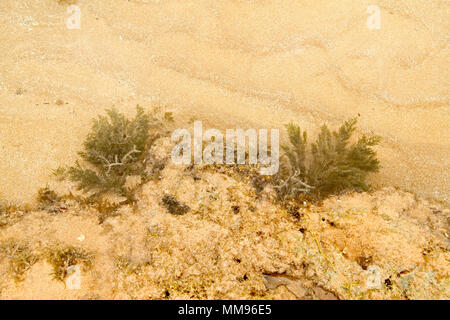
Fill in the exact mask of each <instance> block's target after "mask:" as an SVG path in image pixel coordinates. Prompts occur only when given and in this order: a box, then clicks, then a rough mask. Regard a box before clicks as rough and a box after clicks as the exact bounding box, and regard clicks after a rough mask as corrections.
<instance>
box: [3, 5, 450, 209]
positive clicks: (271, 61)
mask: <svg viewBox="0 0 450 320" xmlns="http://www.w3.org/2000/svg"><path fill="white" fill-rule="evenodd" d="M77 4H78V6H79V7H80V9H81V28H80V29H79V30H69V29H68V28H67V27H66V23H65V19H66V18H67V17H68V16H69V14H68V13H67V12H66V5H61V4H58V2H57V1H56V0H46V1H32V0H27V1H25V0H21V1H17V0H3V1H1V3H0V35H1V36H0V53H1V57H2V59H1V60H0V148H1V153H0V173H1V175H0V197H1V198H5V199H8V200H10V201H17V202H31V201H32V200H33V199H34V197H35V195H36V191H37V189H38V188H40V187H42V186H45V184H46V183H48V182H49V180H50V178H49V175H50V173H51V170H52V169H54V168H56V167H58V166H59V165H64V164H70V163H72V162H73V161H74V160H75V159H76V152H77V151H78V150H79V148H80V145H81V143H82V141H83V138H84V136H85V135H86V133H87V132H88V130H89V128H90V122H91V119H92V118H93V117H95V116H96V115H97V114H99V113H102V112H103V111H104V109H106V108H109V107H111V106H113V105H115V106H116V107H118V108H119V109H121V110H124V111H127V112H130V113H133V112H134V107H135V105H136V104H140V105H143V106H151V105H165V106H169V108H171V109H172V110H173V111H174V113H175V116H176V120H177V121H178V122H179V124H180V126H187V127H189V128H190V126H191V125H190V124H188V122H189V120H190V119H191V118H198V119H202V120H204V125H205V126H214V127H216V128H219V129H223V128H236V127H243V128H248V127H253V128H273V127H279V128H281V127H282V126H283V125H284V124H285V123H287V122H289V121H296V122H298V123H299V124H301V126H302V127H303V128H305V129H308V130H309V131H311V132H313V133H314V132H317V129H318V127H319V126H320V124H321V123H323V122H327V123H328V124H329V125H330V126H335V125H336V126H337V125H338V124H339V123H341V122H342V121H343V120H345V119H348V118H350V117H353V116H358V115H359V124H360V128H361V131H362V132H367V133H375V134H378V135H380V136H382V137H383V142H382V145H381V146H380V147H379V149H378V150H379V156H380V159H381V163H382V166H383V169H382V171H381V172H380V173H379V174H377V175H375V176H373V177H372V181H373V182H374V184H375V185H388V186H398V187H400V188H401V189H405V190H410V191H413V192H414V193H416V194H418V195H420V196H423V197H427V198H433V199H436V200H440V201H443V202H446V203H448V202H449V194H450V185H449V183H448V180H449V172H450V170H449V169H450V162H449V159H450V144H449V141H450V130H449V119H450V108H449V101H450V98H449V92H450V90H449V89H450V83H449V81H450V63H449V53H450V52H449V47H448V44H449V30H450V23H449V21H450V10H449V9H450V3H449V2H448V1H436V0H433V1H426V2H424V1H376V0H372V1H350V0H348V1H346V0H340V1H328V0H327V1H325V0H323V1H322V0H310V1H282V0H276V1H231V0H228V1H221V0H217V1H201V0H196V1H185V0H183V1H181V0H180V1H175V0H173V1H143V0H142V1H136V0H135V1H130V2H122V1H115V2H113V3H111V1H107V0H96V1H87V0H79V1H78V3H77ZM369 5H378V6H379V7H380V9H381V29H380V30H369V29H368V27H367V23H366V22H367V18H368V16H369V14H368V13H367V12H366V9H367V7H368V6H369Z"/></svg>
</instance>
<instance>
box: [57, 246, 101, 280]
mask: <svg viewBox="0 0 450 320" xmlns="http://www.w3.org/2000/svg"><path fill="white" fill-rule="evenodd" d="M93 259H94V255H93V254H92V253H88V252H86V251H84V250H82V249H80V248H75V247H64V248H55V249H52V250H50V251H49V252H48V261H49V262H50V264H51V265H52V266H53V277H54V278H55V279H56V280H60V281H64V279H65V278H66V277H67V275H68V271H69V268H70V267H71V266H74V265H77V264H80V263H81V264H83V265H84V266H85V267H86V268H88V269H90V268H91V267H92V262H93Z"/></svg>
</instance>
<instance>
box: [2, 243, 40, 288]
mask: <svg viewBox="0 0 450 320" xmlns="http://www.w3.org/2000/svg"><path fill="white" fill-rule="evenodd" d="M0 254H1V256H3V257H5V256H6V257H7V258H8V260H9V272H10V273H11V274H12V276H13V278H14V279H15V280H16V281H23V280H24V275H25V273H26V272H27V271H28V270H29V269H30V268H31V267H32V266H33V265H34V264H35V263H36V262H37V261H38V256H37V255H36V254H34V253H33V252H32V250H30V248H29V247H28V246H26V245H20V244H17V243H14V242H11V241H9V242H5V243H2V244H0Z"/></svg>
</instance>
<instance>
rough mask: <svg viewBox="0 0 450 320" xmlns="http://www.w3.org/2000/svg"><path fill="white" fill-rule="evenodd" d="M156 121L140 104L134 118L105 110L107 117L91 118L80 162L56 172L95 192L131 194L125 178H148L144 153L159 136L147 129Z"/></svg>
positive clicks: (154, 124) (81, 187)
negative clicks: (92, 121)
mask: <svg viewBox="0 0 450 320" xmlns="http://www.w3.org/2000/svg"><path fill="white" fill-rule="evenodd" d="M158 124H159V121H158V120H157V119H155V118H152V117H151V116H150V114H149V113H146V112H145V111H144V109H143V108H142V107H139V106H138V107H137V112H136V116H135V118H134V119H128V118H127V117H125V115H124V114H122V113H119V112H118V111H117V110H115V109H110V110H107V117H106V116H99V117H98V119H95V120H94V124H93V126H92V130H91V132H90V133H89V134H88V136H87V137H86V139H85V141H84V144H83V146H84V150H83V151H81V152H79V153H78V154H79V155H80V157H81V159H82V160H83V164H81V163H80V162H79V161H76V163H75V165H74V166H71V167H68V168H59V169H57V170H56V171H55V174H56V175H59V176H68V178H69V179H70V180H71V181H73V182H76V183H77V185H78V189H80V190H83V191H85V192H88V191H91V192H93V193H94V195H98V194H102V193H105V192H113V193H116V194H119V195H121V196H126V197H127V198H129V197H130V190H129V189H128V188H127V187H126V181H127V178H128V177H133V176H135V177H140V178H141V180H142V181H144V180H145V179H146V177H147V173H146V170H145V161H146V155H147V152H148V150H149V148H150V147H151V145H152V144H153V142H154V141H155V140H156V139H157V138H158V137H159V135H158V134H157V133H154V134H151V133H150V129H151V128H153V127H157V126H158Z"/></svg>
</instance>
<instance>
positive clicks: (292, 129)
mask: <svg viewBox="0 0 450 320" xmlns="http://www.w3.org/2000/svg"><path fill="white" fill-rule="evenodd" d="M356 123H357V120H356V119H355V118H354V119H350V120H348V121H346V122H345V123H344V124H343V125H342V126H341V127H340V128H339V129H338V130H337V131H330V129H329V128H328V127H327V126H326V125H323V126H322V128H321V131H320V134H319V136H318V138H317V140H316V141H315V142H314V143H312V144H311V152H310V153H308V143H307V133H306V131H302V130H301V129H300V127H299V126H298V125H295V124H293V123H291V124H289V125H287V132H288V136H289V142H290V144H289V145H284V146H282V148H283V151H284V152H285V161H284V162H283V165H282V168H281V170H280V172H279V173H278V174H277V175H276V176H275V178H274V187H275V190H276V191H277V196H278V199H279V200H280V201H282V202H285V201H290V200H296V199H301V198H302V197H303V198H304V197H305V195H307V196H308V195H309V196H313V197H319V198H321V197H324V196H327V195H330V194H335V193H338V192H341V191H344V190H350V189H351V190H367V189H368V184H367V182H366V177H367V175H368V173H370V172H377V171H378V170H379V168H380V163H379V160H378V159H377V157H376V152H375V150H374V149H373V147H374V146H376V145H377V144H378V143H379V142H380V137H378V136H366V135H363V136H361V137H360V138H359V139H358V140H357V141H356V142H355V143H352V144H351V143H350V138H351V137H352V135H353V133H354V132H355V130H356Z"/></svg>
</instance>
